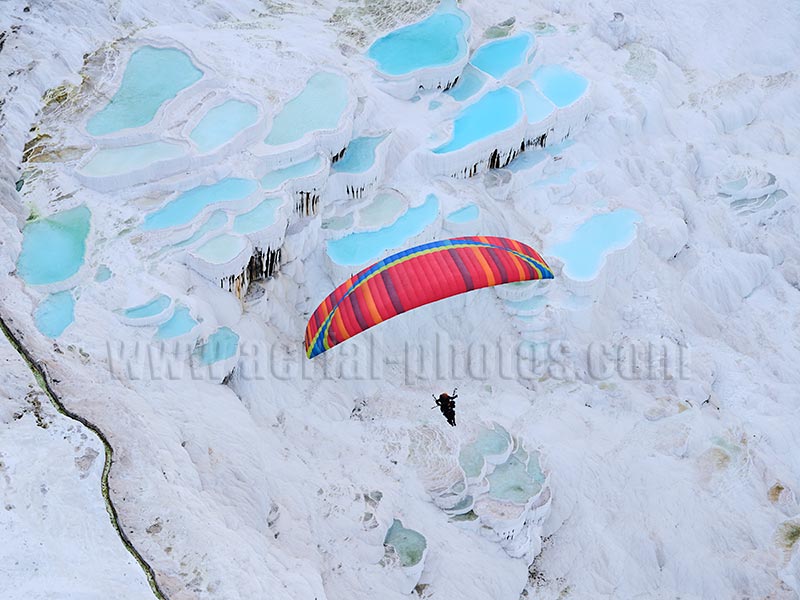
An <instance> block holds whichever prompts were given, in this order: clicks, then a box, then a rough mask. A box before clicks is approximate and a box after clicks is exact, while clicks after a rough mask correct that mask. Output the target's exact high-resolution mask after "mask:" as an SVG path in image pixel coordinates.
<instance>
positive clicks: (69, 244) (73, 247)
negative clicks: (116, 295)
mask: <svg viewBox="0 0 800 600" xmlns="http://www.w3.org/2000/svg"><path fill="white" fill-rule="evenodd" d="M90 219H91V213H90V212H89V209H88V208H86V207H85V206H78V207H77V208H73V209H71V210H65V211H63V212H60V213H56V214H54V215H51V216H49V217H47V218H44V219H37V220H35V221H31V222H30V223H28V224H27V225H25V228H24V229H23V230H22V235H23V237H22V252H20V255H19V258H18V259H17V274H18V275H19V276H20V277H21V278H22V279H23V280H24V281H25V283H28V284H31V285H45V284H50V283H57V282H59V281H64V280H65V279H68V278H69V277H72V276H73V275H75V273H77V272H78V270H79V269H80V268H81V265H82V264H83V258H84V254H85V253H86V236H87V235H88V234H89V222H90Z"/></svg>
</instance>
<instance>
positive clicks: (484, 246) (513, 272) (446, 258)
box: [305, 236, 553, 358]
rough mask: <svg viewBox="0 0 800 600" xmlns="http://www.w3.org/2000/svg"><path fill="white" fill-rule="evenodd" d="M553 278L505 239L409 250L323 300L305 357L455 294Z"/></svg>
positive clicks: (529, 251) (533, 255)
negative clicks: (505, 284)
mask: <svg viewBox="0 0 800 600" xmlns="http://www.w3.org/2000/svg"><path fill="white" fill-rule="evenodd" d="M552 278H553V272H552V271H551V270H550V267H548V266H547V263H545V262H544V259H542V257H541V256H540V255H539V253H538V252H536V250H534V249H533V248H531V247H530V246H527V245H525V244H523V243H522V242H518V241H516V240H512V239H508V238H501V237H486V236H472V237H460V238H453V239H449V240H440V241H436V242H429V243H427V244H422V245H420V246H416V247H414V248H409V249H408V250H403V251H402V252H398V253H396V254H392V255H391V256H388V257H386V258H384V259H383V260H381V261H378V262H376V263H375V264H373V265H371V266H369V267H367V268H366V269H364V270H363V271H360V272H359V273H356V274H355V275H353V276H352V277H351V278H350V279H348V280H347V281H345V282H344V283H343V284H341V285H340V286H339V287H337V288H336V289H335V290H334V291H333V292H332V293H331V294H330V295H329V296H328V297H327V298H325V300H323V301H322V303H321V304H320V305H319V306H318V307H317V309H316V310H315V311H314V314H312V315H311V318H310V319H309V321H308V325H307V326H306V335H305V349H306V355H307V356H308V358H314V357H315V356H317V355H318V354H322V353H323V352H325V351H326V350H329V349H331V348H333V347H334V346H335V345H337V344H340V343H342V342H344V341H345V340H348V339H350V338H351V337H353V336H354V335H358V334H359V333H361V332H362V331H365V330H367V329H369V328H370V327H374V326H375V325H377V324H378V323H381V322H383V321H386V320H387V319H391V318H392V317H394V316H397V315H399V314H401V313H404V312H407V311H409V310H412V309H414V308H417V307H419V306H423V305H425V304H430V303H431V302H436V301H437V300H442V299H444V298H449V297H450V296H455V295H456V294H463V293H465V292H469V291H470V290H477V289H480V288H485V287H491V286H495V285H501V284H504V283H513V282H516V281H530V280H534V279H552Z"/></svg>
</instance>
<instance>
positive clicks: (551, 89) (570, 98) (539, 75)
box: [533, 65, 589, 108]
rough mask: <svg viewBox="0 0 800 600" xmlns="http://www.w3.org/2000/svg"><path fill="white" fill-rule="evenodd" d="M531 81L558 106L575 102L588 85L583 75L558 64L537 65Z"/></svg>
mask: <svg viewBox="0 0 800 600" xmlns="http://www.w3.org/2000/svg"><path fill="white" fill-rule="evenodd" d="M533 81H534V82H535V83H536V85H538V86H539V89H540V90H542V93H543V94H544V95H545V96H547V97H548V98H549V99H550V101H551V102H553V104H555V105H556V106H558V107H559V108H564V107H565V106H569V105H570V104H572V103H573V102H575V101H576V100H577V99H578V98H580V97H581V96H582V95H583V94H584V92H585V91H586V88H587V87H589V82H588V81H587V80H586V78H585V77H583V76H582V75H578V74H577V73H575V72H573V71H570V70H569V69H565V68H564V67H562V66H559V65H545V66H543V67H539V68H538V69H536V72H535V73H534V74H533Z"/></svg>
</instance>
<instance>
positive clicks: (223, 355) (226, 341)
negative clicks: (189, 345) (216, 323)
mask: <svg viewBox="0 0 800 600" xmlns="http://www.w3.org/2000/svg"><path fill="white" fill-rule="evenodd" d="M238 347H239V335H238V334H237V333H236V332H235V331H233V330H232V329H230V328H228V327H220V328H219V329H217V330H216V331H215V332H214V333H212V334H211V335H210V336H208V341H207V342H206V343H205V344H203V345H202V346H200V348H198V350H197V354H198V356H199V357H200V362H201V363H202V364H204V365H211V364H214V363H215V362H219V361H221V360H226V359H228V358H231V357H232V356H234V355H235V354H236V349H237V348H238Z"/></svg>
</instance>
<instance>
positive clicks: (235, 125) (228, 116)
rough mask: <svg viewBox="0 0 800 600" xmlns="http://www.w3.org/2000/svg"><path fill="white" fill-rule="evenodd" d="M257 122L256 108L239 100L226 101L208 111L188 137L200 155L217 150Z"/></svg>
mask: <svg viewBox="0 0 800 600" xmlns="http://www.w3.org/2000/svg"><path fill="white" fill-rule="evenodd" d="M256 121H258V108H257V107H256V106H255V105H254V104H250V103H249V102H242V101H241V100H233V99H231V100H226V101H225V102H223V103H222V104H220V105H219V106H215V107H214V108H212V109H210V110H209V111H208V112H207V113H206V114H205V116H204V117H203V118H202V119H200V122H199V123H198V124H197V126H196V127H195V128H194V129H193V130H192V133H191V134H190V135H189V137H190V138H192V141H193V142H194V143H195V144H197V149H198V150H200V152H201V153H203V154H204V153H206V152H210V151H211V150H214V149H215V148H219V147H220V146H222V144H224V143H225V142H227V141H229V140H231V139H233V138H234V137H235V136H236V134H237V133H239V132H240V131H242V130H244V129H247V128H248V127H250V126H251V125H254V124H255V122H256Z"/></svg>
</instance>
